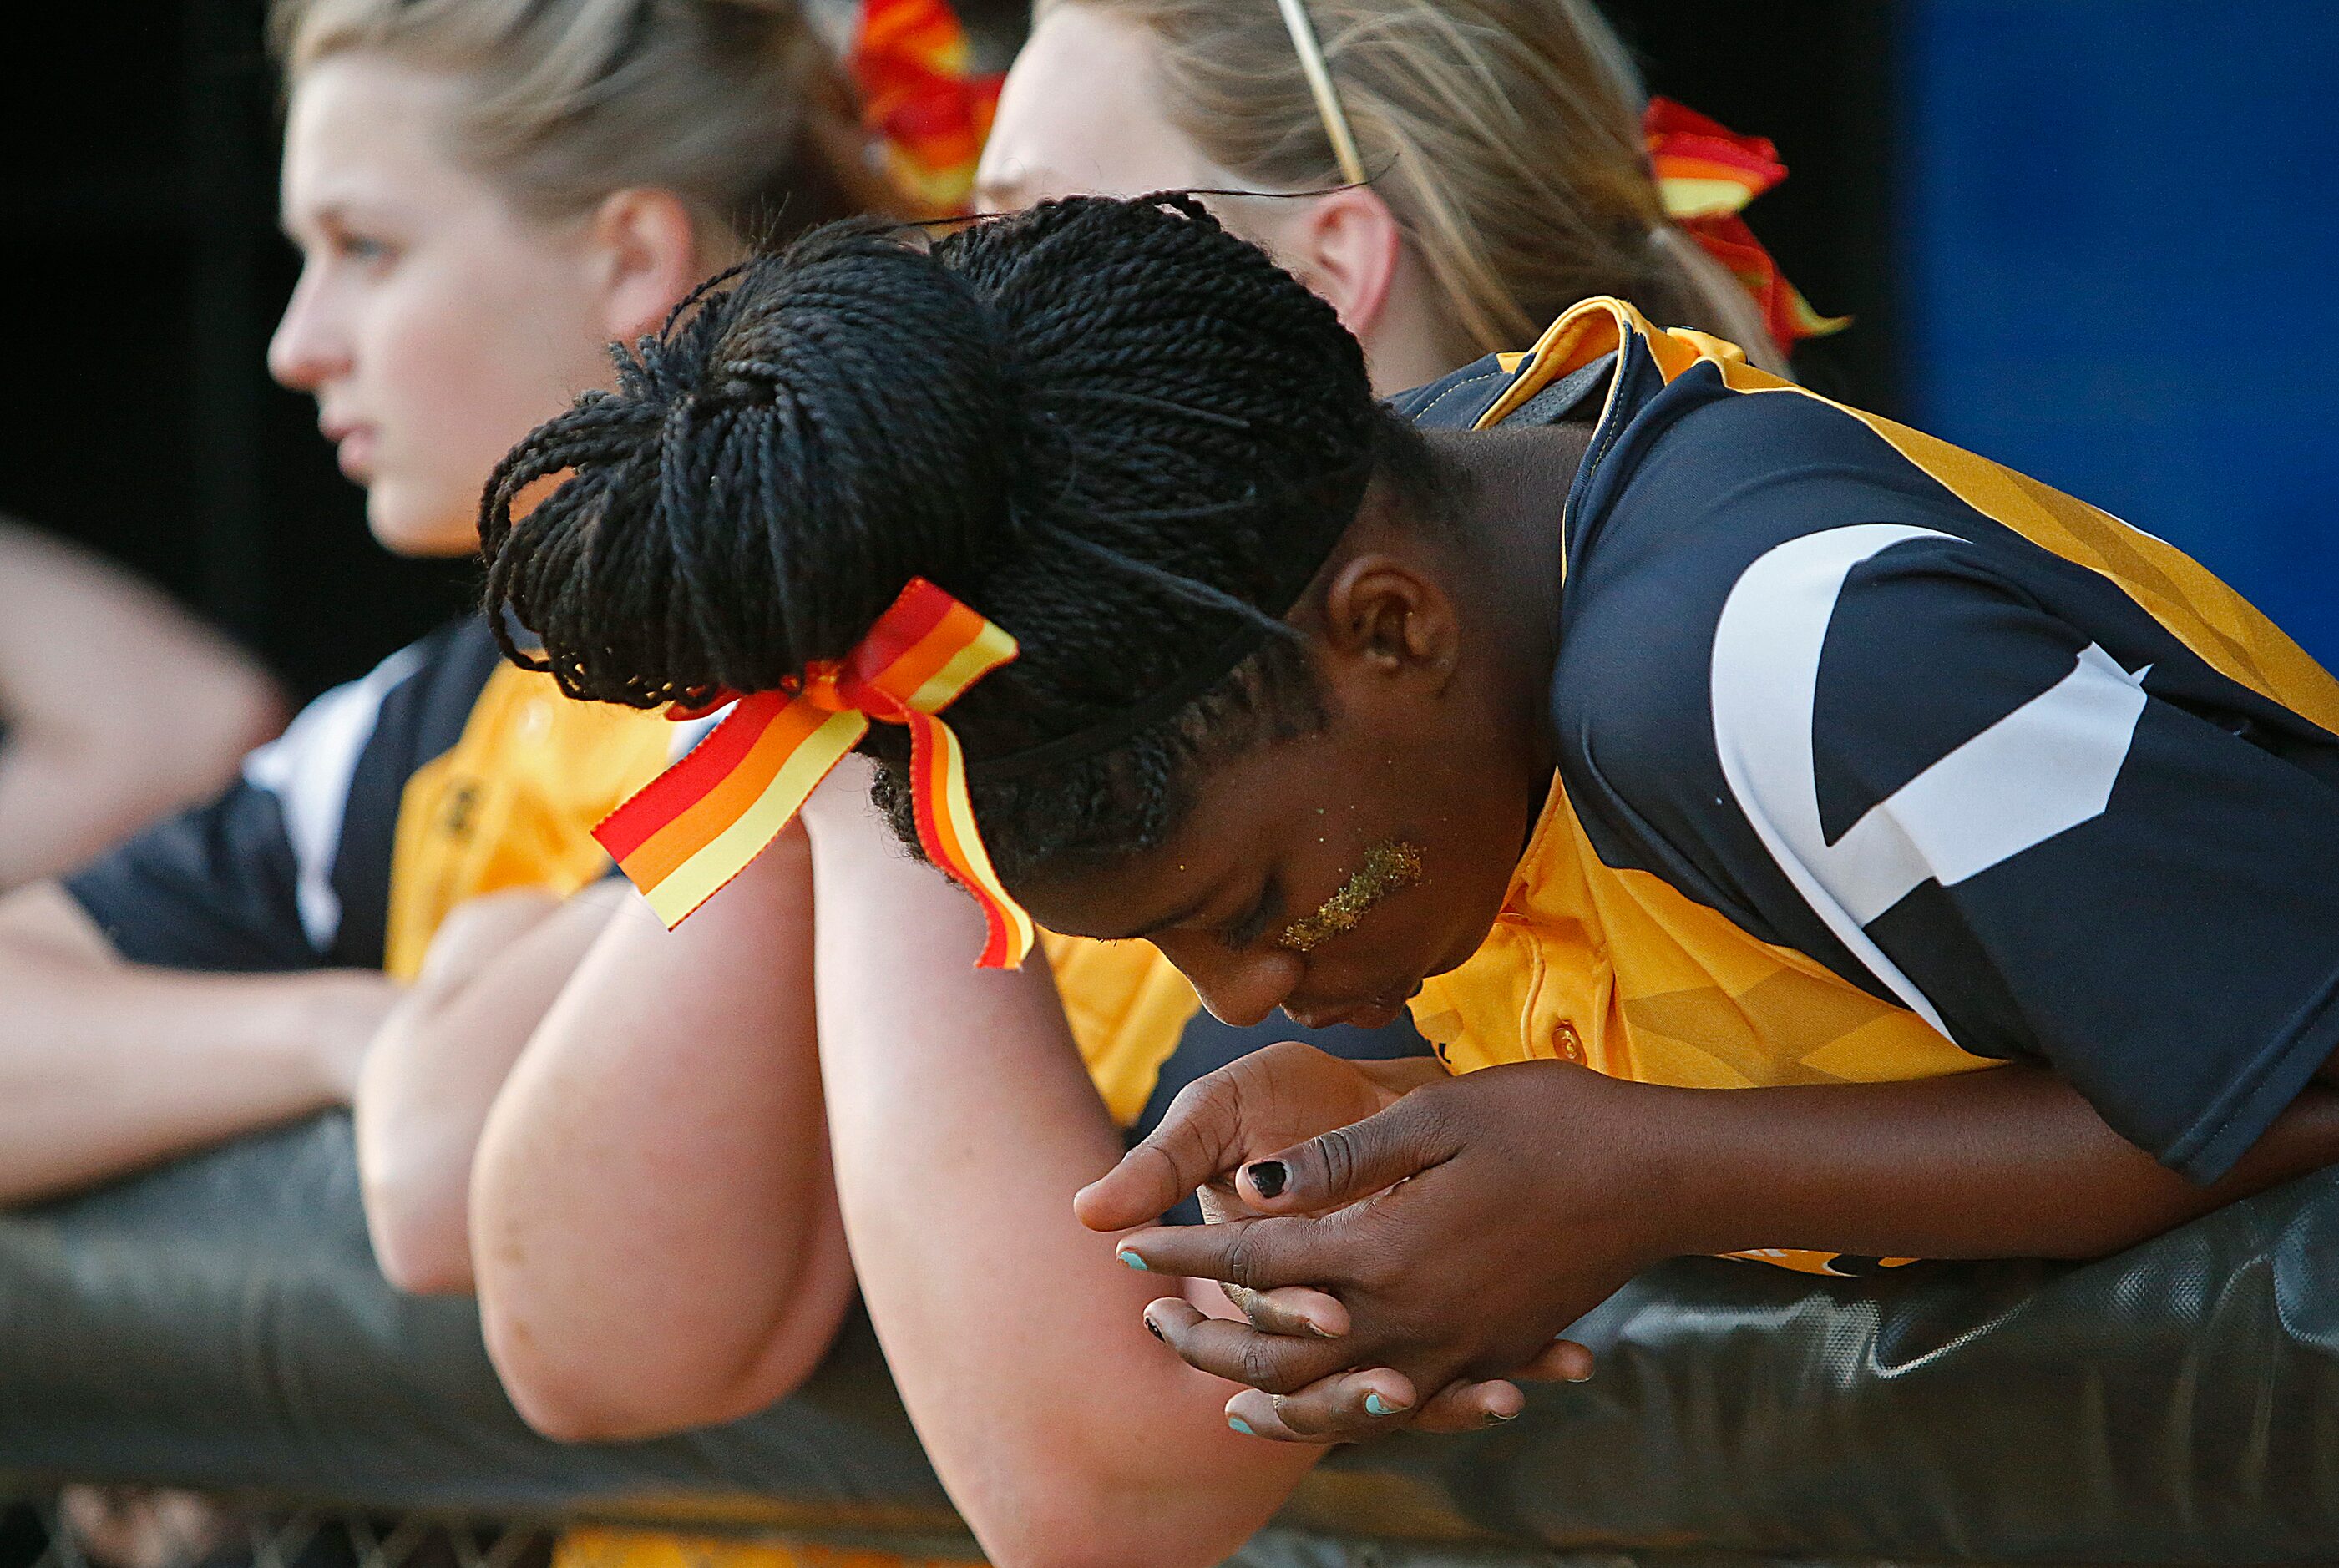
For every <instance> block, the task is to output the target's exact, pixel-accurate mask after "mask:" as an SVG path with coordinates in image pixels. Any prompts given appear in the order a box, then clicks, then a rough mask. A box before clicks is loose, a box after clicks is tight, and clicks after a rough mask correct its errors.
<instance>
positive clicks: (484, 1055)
mask: <svg viewBox="0 0 2339 1568" xmlns="http://www.w3.org/2000/svg"><path fill="white" fill-rule="evenodd" d="M498 896H503V897H508V896H509V895H498ZM550 903H551V900H550V899H549V897H548V896H546V897H544V898H543V899H541V900H539V901H538V902H537V903H536V905H535V907H534V909H526V908H523V909H521V910H519V911H518V912H516V913H515V915H514V917H513V918H514V921H515V922H530V921H532V922H533V923H532V924H522V925H519V927H518V934H513V932H511V931H509V930H497V929H493V928H492V925H493V922H488V923H487V924H485V925H483V922H479V921H475V920H466V919H465V918H464V912H463V911H458V912H457V913H456V915H455V916H454V917H452V918H450V919H449V922H448V924H447V927H446V928H445V929H444V930H442V932H441V936H440V940H441V941H442V942H447V941H452V942H456V943H458V944H461V945H466V946H473V947H476V948H477V949H478V950H479V952H482V953H484V954H486V955H487V956H485V958H484V960H483V961H482V962H459V963H458V965H456V966H450V967H453V968H454V969H455V972H452V973H449V974H441V973H440V972H438V971H440V969H441V967H442V966H441V962H440V961H441V960H442V958H452V959H455V960H457V961H462V960H465V959H467V958H468V957H469V955H468V954H465V953H463V952H459V951H458V952H454V953H451V954H443V953H442V952H440V950H439V948H438V947H437V946H435V945H434V948H433V952H432V955H431V956H432V962H429V963H428V964H426V965H425V966H424V969H423V973H422V977H421V979H420V980H419V981H417V982H416V985H415V988H414V991H413V992H412V993H411V994H410V996H408V998H407V999H406V1000H405V1001H403V1002H401V1003H400V1006H399V1007H398V1009H397V1011H394V1012H393V1013H392V1014H391V1016H390V1021H388V1022H387V1023H386V1024H385V1025H384V1026H383V1027H382V1030H381V1032H380V1034H379V1035H377V1036H376V1037H375V1040H374V1043H373V1046H372V1048H371V1049H370V1050H369V1051H368V1052H367V1053H366V1062H365V1069H364V1071H363V1072H362V1074H361V1075H360V1078H359V1080H358V1093H357V1104H356V1112H357V1150H358V1177H359V1179H360V1185H361V1188H362V1190H363V1192H364V1196H365V1211H366V1228H367V1229H368V1231H369V1232H370V1235H371V1237H372V1239H373V1248H374V1257H376V1259H377V1260H378V1261H379V1262H380V1265H381V1269H382V1273H383V1274H384V1275H385V1276H386V1277H388V1278H389V1279H390V1283H391V1284H393V1285H395V1286H397V1287H399V1288H400V1289H401V1290H407V1291H411V1292H415V1293H417V1294H421V1295H459V1294H463V1293H467V1292H469V1290H470V1289H471V1287H472V1268H471V1245H470V1217H469V1208H470V1185H471V1164H472V1157H473V1155H474V1154H475V1153H476V1152H477V1150H478V1149H479V1133H480V1129H482V1128H483V1127H484V1126H485V1125H486V1123H487V1119H488V1109H489V1106H490V1105H492V1104H493V1103H494V1101H495V1098H496V1093H497V1091H498V1090H500V1089H502V1088H503V1085H504V1080H505V1078H506V1076H507V1075H508V1074H509V1072H510V1071H511V1066H512V1063H513V1062H514V1061H515V1060H518V1056H519V1053H520V1048H521V1047H522V1046H524V1045H526V1044H527V1043H528V1036H529V1035H530V1034H531V1033H533V1032H534V1031H535V1030H536V1027H537V1025H538V1024H539V1023H541V1022H542V1021H544V1015H545V1012H546V1011H547V1010H548V1008H550V1007H551V1005H552V1002H553V999H554V998H555V997H557V996H558V995H559V994H560V990H561V987H563V986H564V985H566V984H567V982H568V979H569V977H570V976H571V975H572V974H574V973H575V972H576V971H577V962H578V961H579V960H581V959H582V958H583V957H584V956H585V952H586V950H587V948H588V947H590V946H591V945H592V943H593V941H594V939H595V938H596V937H597V936H598V935H599V934H600V932H601V931H602V928H603V927H605V926H606V925H607V924H608V921H609V914H610V912H611V910H612V909H613V908H614V907H615V904H614V902H613V901H611V900H610V899H609V898H607V897H606V896H603V895H601V894H600V893H598V892H596V891H594V890H589V889H588V890H587V892H582V893H579V894H577V896H576V897H574V898H572V899H570V900H568V901H567V903H566V904H564V905H561V906H560V907H558V909H555V910H552V912H549V913H543V912H542V911H543V910H544V909H546V908H547V907H548V906H549V905H550ZM467 907H468V906H467Z"/></svg>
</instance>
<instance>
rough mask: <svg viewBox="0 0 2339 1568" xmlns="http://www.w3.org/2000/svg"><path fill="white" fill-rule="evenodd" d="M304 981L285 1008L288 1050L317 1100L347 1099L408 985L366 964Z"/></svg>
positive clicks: (331, 1103)
mask: <svg viewBox="0 0 2339 1568" xmlns="http://www.w3.org/2000/svg"><path fill="white" fill-rule="evenodd" d="M302 981H303V982H304V983H303V984H302V985H301V987H300V988H299V990H298V991H297V993H296V994H295V996H294V997H293V999H292V1003H293V1005H292V1006H291V1008H289V1009H288V1010H287V1013H286V1019H285V1027H284V1034H283V1037H282V1043H283V1047H284V1050H285V1051H286V1053H287V1054H288V1055H289V1056H290V1057H291V1060H293V1061H295V1062H296V1063H298V1064H299V1065H300V1066H301V1069H302V1070H303V1071H304V1073H305V1075H306V1077H307V1079H308V1080H309V1083H310V1085H311V1090H312V1092H313V1093H314V1094H315V1096H316V1100H317V1103H318V1104H319V1105H321V1106H345V1105H348V1104H349V1103H350V1100H351V1099H352V1098H353V1097H354V1095H355V1094H356V1091H357V1082H358V1073H359V1070H360V1068H361V1067H362V1066H363V1065H364V1063H365V1059H366V1053H367V1051H368V1049H369V1048H370V1046H371V1045H372V1043H373V1040H374V1037H375V1036H376V1035H377V1034H378V1033H379V1032H380V1029H381V1026H382V1024H383V1022H384V1021H387V1019H388V1018H389V1016H390V1011H391V1009H392V1008H393V1007H394V1006H395V1005H396V1004H397V1002H398V1001H399V999H400V996H401V995H403V994H404V991H405V988H404V987H402V986H400V985H399V984H398V982H397V981H393V980H391V979H390V977H389V976H388V975H384V974H376V973H374V972H372V971H366V970H326V971H321V972H319V973H316V974H311V975H305V976H303V977H302Z"/></svg>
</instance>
